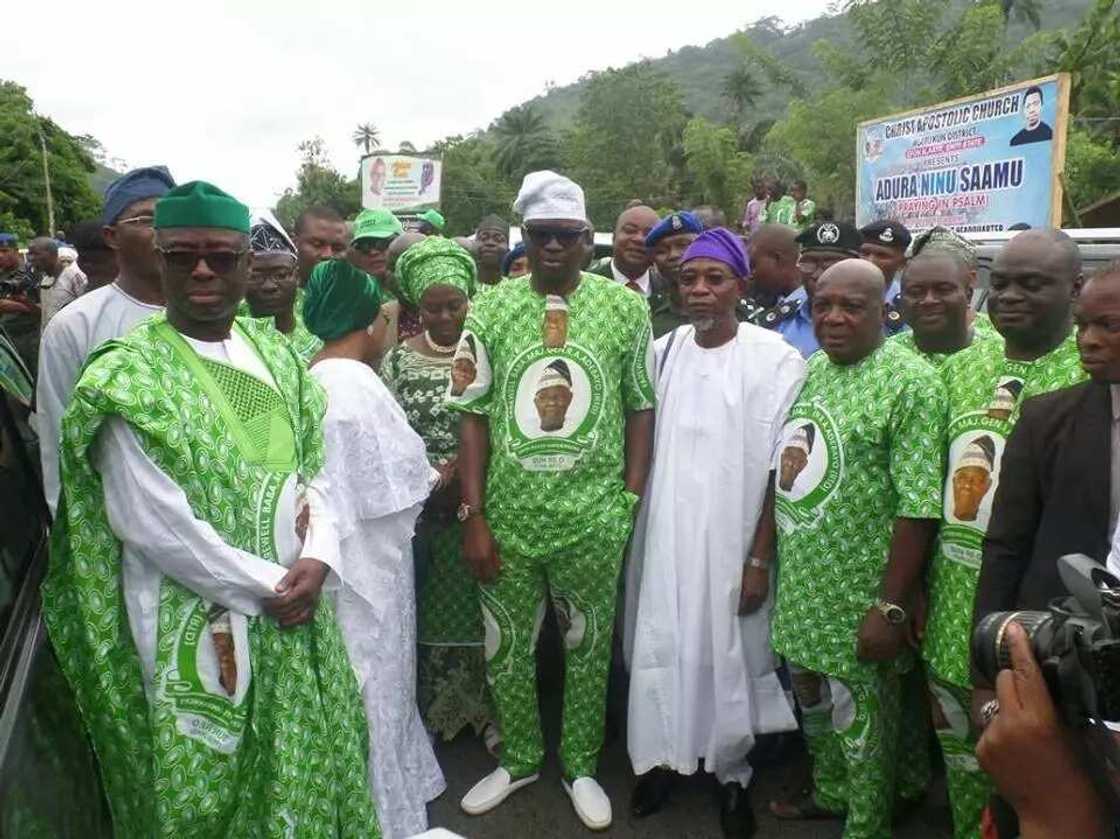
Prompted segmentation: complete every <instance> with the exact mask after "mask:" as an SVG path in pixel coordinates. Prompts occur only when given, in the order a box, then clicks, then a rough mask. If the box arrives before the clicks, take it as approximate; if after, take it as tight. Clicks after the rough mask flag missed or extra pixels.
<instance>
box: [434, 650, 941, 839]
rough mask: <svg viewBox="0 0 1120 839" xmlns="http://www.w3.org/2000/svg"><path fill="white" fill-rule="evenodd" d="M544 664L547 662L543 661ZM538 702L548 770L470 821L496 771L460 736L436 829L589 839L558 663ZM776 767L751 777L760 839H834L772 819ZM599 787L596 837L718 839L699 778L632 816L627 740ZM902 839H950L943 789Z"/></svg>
mask: <svg viewBox="0 0 1120 839" xmlns="http://www.w3.org/2000/svg"><path fill="white" fill-rule="evenodd" d="M548 658H549V659H551V658H552V656H549V657H548ZM541 668H542V674H541V675H542V679H541V685H542V691H541V695H542V701H541V704H542V706H543V712H542V713H543V719H544V724H545V734H546V741H547V742H548V744H549V751H548V757H547V758H546V764H545V767H544V769H543V770H542V772H541V778H540V780H539V781H537V782H536V783H535V784H532V785H530V786H528V787H526V788H524V789H521V790H519V791H518V792H517V793H515V794H514V795H513V796H512V797H510V798H509V799H508V800H507V801H506V802H505V803H504V804H503V805H502V806H501V807H499V808H497V809H496V810H493V811H491V812H490V813H487V814H486V815H484V816H468V815H466V814H465V813H463V812H462V810H460V809H459V800H460V799H461V798H462V797H463V795H464V794H465V793H466V792H467V790H468V789H470V787H471V786H472V785H473V784H474V783H475V782H476V781H477V780H478V779H480V778H481V777H483V776H484V775H485V774H486V773H488V772H489V771H491V770H492V769H493V768H494V761H493V759H492V758H491V757H490V756H489V755H488V754H487V753H486V750H485V749H484V748H483V747H482V744H481V743H480V741H478V740H477V739H476V738H474V737H470V736H466V735H464V736H460V737H459V738H457V739H456V740H455V741H454V742H452V743H448V744H442V745H441V746H439V748H438V751H437V753H438V755H439V759H440V763H441V765H442V766H443V770H444V773H445V775H446V776H447V784H448V788H447V792H445V793H444V794H443V796H442V797H441V798H440V799H439V800H438V801H436V802H434V803H433V804H432V806H431V808H430V814H431V824H432V826H433V827H437V826H438V827H446V828H447V829H449V830H452V831H454V832H455V833H458V834H460V835H462V836H466V837H468V839H569V837H576V838H577V839H579V837H591V836H593V835H594V834H591V833H590V832H589V831H587V830H586V829H585V828H584V827H583V825H582V824H581V823H580V821H579V820H578V818H577V817H576V815H575V813H574V812H573V811H572V806H571V802H570V801H569V800H568V796H567V794H566V793H565V792H564V790H563V788H562V787H561V785H560V774H559V768H558V765H557V759H556V741H557V733H558V726H559V702H560V696H561V691H562V688H561V685H562V677H561V676H560V673H561V670H560V666H559V663H558V662H557V661H555V660H549V661H543V662H542V664H541ZM784 777H785V773H784V770H783V769H781V768H773V769H768V770H763V771H760V772H758V773H757V775H756V776H755V782H754V783H753V784H752V796H753V800H754V807H755V813H756V815H757V816H758V819H759V831H758V833H757V834H756V835H757V836H759V837H771V836H772V837H789V839H794V837H796V839H835V837H839V836H840V834H841V831H842V824H841V823H840V822H838V821H834V822H780V821H778V820H776V819H774V818H773V817H771V816H770V814H769V812H768V810H767V802H768V801H769V800H770V799H771V798H774V797H776V795H777V793H778V791H779V789H780V788H781V785H782V782H783V780H784ZM599 781H600V783H602V784H603V787H604V789H605V790H606V792H607V794H608V795H609V796H610V798H611V802H612V804H613V807H614V817H615V818H614V824H613V825H612V826H611V828H610V829H609V830H607V831H605V832H604V833H602V834H601V835H603V836H610V837H617V839H637V837H642V839H661V837H664V839H719V837H720V836H721V832H720V829H719V815H718V810H717V800H716V797H715V786H714V782H712V781H711V780H710V779H708V777H707V776H703V775H698V776H695V777H693V778H688V779H684V780H683V781H682V782H681V783H680V784H678V786H677V788H676V790H675V791H674V796H673V798H672V800H671V802H670V804H669V805H668V806H667V807H666V808H665V809H664V810H662V811H661V812H660V813H657V814H655V815H653V816H650V817H648V818H645V819H642V820H641V821H637V820H634V819H631V818H630V817H629V801H630V791H631V789H632V787H633V783H634V782H633V777H632V775H631V771H630V763H629V760H628V758H627V755H626V747H625V743H624V738H622V737H620V738H618V739H617V740H615V742H613V743H611V744H609V745H608V746H607V748H606V749H605V751H604V754H603V757H602V760H601V761H600V771H599ZM895 835H896V837H899V839H935V838H936V839H940V837H947V836H949V835H951V831H950V827H949V812H948V807H947V805H946V804H945V803H944V788H943V786H942V785H941V784H938V785H937V788H936V789H935V790H934V791H933V792H931V794H930V796H929V798H928V800H927V802H926V804H925V806H924V807H923V808H922V809H921V810H919V811H918V812H917V813H915V814H914V815H912V816H911V817H910V818H909V819H907V820H906V821H905V822H904V823H903V824H901V825H899V827H898V829H897V830H896V833H895Z"/></svg>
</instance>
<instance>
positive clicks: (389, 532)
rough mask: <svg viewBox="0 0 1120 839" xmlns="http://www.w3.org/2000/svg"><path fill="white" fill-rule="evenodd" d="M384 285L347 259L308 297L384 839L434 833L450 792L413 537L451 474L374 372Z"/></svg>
mask: <svg viewBox="0 0 1120 839" xmlns="http://www.w3.org/2000/svg"><path fill="white" fill-rule="evenodd" d="M380 308H381V301H380V295H379V293H378V290H377V285H376V283H374V281H373V280H372V279H371V278H370V277H369V276H368V275H367V274H365V273H364V272H362V271H360V270H358V269H357V268H355V267H353V266H352V265H350V264H349V263H348V262H345V261H344V260H341V259H332V260H328V261H326V262H320V263H319V264H318V265H317V266H315V268H314V270H313V271H312V272H311V279H310V280H309V281H308V283H307V291H306V295H305V297H304V307H303V316H304V321H305V323H306V326H307V328H308V329H309V330H310V331H311V332H312V333H314V334H315V335H316V336H318V337H319V338H321V339H322V340H323V341H324V342H325V343H324V347H323V349H322V350H321V351H320V352H319V353H318V355H316V356H315V357H314V358H313V359H312V365H311V375H312V376H313V377H314V378H315V379H316V381H318V382H319V384H320V385H322V386H323V389H324V390H325V391H326V392H327V413H326V416H325V417H324V420H323V441H324V445H325V448H326V461H325V463H324V465H323V469H322V471H320V473H319V475H318V477H317V478H315V479H314V480H313V481H312V482H311V489H312V490H313V491H317V492H319V493H321V494H322V495H323V496H325V497H326V499H327V502H328V503H327V507H328V509H329V510H330V513H331V517H332V524H333V529H334V531H335V536H336V538H337V541H338V546H339V555H340V559H339V565H338V567H337V569H336V571H337V574H338V577H339V578H340V580H341V585H340V586H337V587H336V588H335V589H334V590H333V595H332V596H333V598H334V603H335V613H336V615H337V620H338V624H339V627H340V628H341V630H342V638H343V641H344V642H345V644H346V649H347V652H348V653H349V655H350V664H351V665H352V666H353V668H354V671H355V673H356V674H357V676H358V684H359V685H360V686H361V689H362V697H363V699H364V701H365V708H366V717H367V719H368V721H369V735H370V761H369V767H370V773H369V774H370V784H371V786H372V788H373V794H374V798H375V800H376V804H377V815H378V818H379V820H380V821H381V830H382V837H383V839H405V837H409V836H414V835H416V834H418V833H423V832H424V831H425V830H427V828H428V815H427V810H426V805H427V803H428V802H429V801H431V800H432V799H434V798H436V797H438V796H439V795H440V794H441V793H442V792H443V790H444V789H445V787H446V784H445V782H444V779H443V773H442V772H441V771H440V768H439V764H438V763H437V762H436V757H435V754H434V753H433V751H432V745H431V741H430V740H429V739H428V735H427V732H426V731H425V730H424V724H423V722H422V721H421V718H420V712H419V709H418V708H417V705H416V593H415V580H414V578H413V566H412V536H413V533H414V531H415V527H416V519H417V517H418V516H419V515H420V511H421V509H422V508H423V504H424V501H425V500H426V499H427V497H428V494H429V491H430V490H431V487H432V486H433V485H434V483H435V481H436V480H438V478H439V474H438V473H437V472H436V471H435V470H434V469H432V468H431V466H429V465H428V458H427V454H426V452H425V449H424V441H423V440H421V439H420V437H419V435H417V434H416V432H415V431H413V430H412V428H411V427H410V426H409V424H408V419H407V417H406V416H405V414H404V411H403V410H402V409H401V407H400V406H399V405H398V404H397V402H396V400H394V399H393V396H392V394H391V393H389V390H388V389H387V388H386V387H385V385H384V384H383V383H382V381H381V379H380V378H379V377H378V376H377V374H376V373H374V372H373V369H372V368H371V367H370V366H369V362H370V360H372V359H373V358H374V357H375V356H376V354H377V349H378V346H379V342H378V339H376V338H373V337H371V336H370V335H369V333H368V331H367V327H368V326H369V325H370V324H371V323H373V322H374V319H375V318H376V317H377V314H378V311H379V310H380Z"/></svg>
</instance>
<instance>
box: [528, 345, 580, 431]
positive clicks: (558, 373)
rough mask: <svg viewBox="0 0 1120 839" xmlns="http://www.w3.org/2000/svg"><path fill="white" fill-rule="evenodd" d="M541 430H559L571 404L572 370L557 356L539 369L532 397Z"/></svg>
mask: <svg viewBox="0 0 1120 839" xmlns="http://www.w3.org/2000/svg"><path fill="white" fill-rule="evenodd" d="M533 404H534V405H536V408H537V416H539V417H540V420H541V431H559V430H560V429H561V428H563V427H564V417H565V416H566V415H567V413H568V406H569V405H571V404H572V372H571V370H569V369H568V363H567V362H566V361H564V359H562V358H558V359H556V360H555V361H553V362H552V363H551V364H549V365H548V366H547V367H545V368H544V370H543V371H541V377H540V379H538V380H537V394H536V396H534V397H533Z"/></svg>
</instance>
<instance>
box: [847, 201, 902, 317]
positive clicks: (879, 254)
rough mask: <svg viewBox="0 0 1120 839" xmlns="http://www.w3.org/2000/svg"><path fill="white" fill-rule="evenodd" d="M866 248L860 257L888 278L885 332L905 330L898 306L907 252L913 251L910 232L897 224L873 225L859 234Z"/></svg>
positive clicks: (893, 222) (880, 223) (884, 298)
mask: <svg viewBox="0 0 1120 839" xmlns="http://www.w3.org/2000/svg"><path fill="white" fill-rule="evenodd" d="M859 232H860V233H861V234H862V235H863V244H862V245H860V249H859V253H860V256H862V257H863V258H864V259H866V260H868V261H870V262H874V263H875V264H876V265H878V266H879V270H880V271H882V272H883V276H884V277H886V278H887V290H886V293H885V295H884V297H883V302H884V303H886V315H885V316H884V319H883V329H884V331H885V332H886V334H887V335H888V336H890V335H894V334H896V333H898V332H901V331H902V330H903V329H905V328H906V322H905V321H904V320H903V318H902V311H901V309H900V308H899V303H900V302H901V300H902V269H903V268H904V267H905V266H906V249H907V248H909V247H910V238H911V237H910V231H909V230H907V229H906V227H905V226H904V225H902V224H899V223H898V222H897V221H890V220H883V221H873V222H871V224H868V225H866V226H865V227H863V228H861V229H860V231H859Z"/></svg>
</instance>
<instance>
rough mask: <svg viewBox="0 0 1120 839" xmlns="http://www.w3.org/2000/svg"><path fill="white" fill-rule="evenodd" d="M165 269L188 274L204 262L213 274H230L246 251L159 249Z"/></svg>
mask: <svg viewBox="0 0 1120 839" xmlns="http://www.w3.org/2000/svg"><path fill="white" fill-rule="evenodd" d="M159 252H160V253H161V254H163V259H164V261H165V262H166V263H167V267H168V268H169V269H171V270H172V271H175V272H177V273H180V274H189V273H190V272H192V271H193V270H194V269H195V266H196V265H198V263H199V262H201V261H203V260H205V261H206V265H207V266H208V267H209V268H210V270H211V271H213V272H214V273H215V274H221V275H223V276H224V275H226V274H231V273H233V271H234V270H235V269H236V268H237V263H238V262H240V261H241V257H243V256H244V255H245V254H246V253H248V251H246V250H239V251H172V250H164V249H163V248H159Z"/></svg>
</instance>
